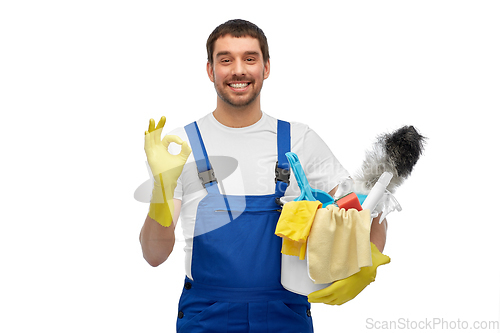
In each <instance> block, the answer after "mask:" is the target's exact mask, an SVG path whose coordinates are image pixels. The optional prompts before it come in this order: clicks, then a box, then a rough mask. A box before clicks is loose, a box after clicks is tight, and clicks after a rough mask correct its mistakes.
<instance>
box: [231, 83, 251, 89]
mask: <svg viewBox="0 0 500 333" xmlns="http://www.w3.org/2000/svg"><path fill="white" fill-rule="evenodd" d="M230 86H231V87H232V88H245V87H246V86H248V83H231V84H230Z"/></svg>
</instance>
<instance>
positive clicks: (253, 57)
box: [207, 35, 270, 108]
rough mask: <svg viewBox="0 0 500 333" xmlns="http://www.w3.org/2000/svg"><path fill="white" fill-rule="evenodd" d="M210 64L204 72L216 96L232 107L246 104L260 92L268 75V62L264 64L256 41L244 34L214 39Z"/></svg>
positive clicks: (252, 100) (254, 99)
mask: <svg viewBox="0 0 500 333" xmlns="http://www.w3.org/2000/svg"><path fill="white" fill-rule="evenodd" d="M213 56H214V58H213V59H214V60H213V65H211V64H210V63H208V64H207V72H208V76H209V78H210V80H211V81H212V82H213V83H214V86H215V90H216V91H217V95H218V97H219V98H220V99H221V100H222V101H223V102H225V103H227V104H229V105H231V106H232V107H236V108H241V107H246V106H249V105H250V104H252V103H253V102H255V101H256V100H257V99H258V98H259V95H260V91H261V89H262V85H263V83H264V80H265V79H267V78H268V77H269V70H270V65H269V61H267V62H266V63H264V58H263V56H262V51H261V49H260V45H259V41H258V40H257V39H256V38H253V37H249V36H244V37H239V38H238V37H233V36H231V35H225V36H223V37H221V38H219V39H217V41H216V42H215V47H214V54H213Z"/></svg>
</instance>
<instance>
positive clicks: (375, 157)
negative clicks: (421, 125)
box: [354, 126, 426, 193]
mask: <svg viewBox="0 0 500 333" xmlns="http://www.w3.org/2000/svg"><path fill="white" fill-rule="evenodd" d="M425 140H426V138H425V137H424V136H422V135H420V134H419V133H418V132H417V130H416V129H415V127H413V126H403V127H401V128H400V129H398V130H396V131H394V132H393V133H388V134H383V135H381V136H379V137H378V138H377V141H376V142H375V144H374V146H373V149H372V150H371V151H367V152H366V156H365V160H364V161H363V164H362V165H361V170H360V172H358V173H357V175H355V177H354V179H355V181H356V183H357V184H358V185H359V186H358V191H359V193H368V192H369V190H370V189H371V188H372V187H373V185H375V183H376V182H377V180H378V179H379V177H380V176H381V175H382V173H384V172H385V171H388V172H391V173H392V174H393V178H392V180H391V182H390V183H389V186H387V189H388V190H389V191H390V192H394V191H395V190H396V188H397V187H399V186H400V185H401V184H403V182H404V180H405V179H406V178H407V177H408V176H409V175H410V173H411V171H412V170H413V167H414V166H415V164H416V163H417V161H418V159H419V157H420V156H421V155H422V153H423V150H424V143H425Z"/></svg>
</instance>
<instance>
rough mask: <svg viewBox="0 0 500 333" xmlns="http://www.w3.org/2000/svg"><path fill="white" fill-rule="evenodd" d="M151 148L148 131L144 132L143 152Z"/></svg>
mask: <svg viewBox="0 0 500 333" xmlns="http://www.w3.org/2000/svg"><path fill="white" fill-rule="evenodd" d="M150 148H151V134H149V132H148V131H146V132H144V150H146V151H147V150H148V149H150Z"/></svg>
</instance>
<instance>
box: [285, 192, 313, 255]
mask: <svg viewBox="0 0 500 333" xmlns="http://www.w3.org/2000/svg"><path fill="white" fill-rule="evenodd" d="M320 207H321V202H319V201H306V200H302V201H290V202H287V203H286V204H284V205H283V209H282V210H281V215H280V218H279V220H278V224H277V225H276V231H275V234H276V235H278V236H280V237H282V238H283V245H282V247H281V253H283V254H288V255H291V256H297V257H299V258H300V259H301V260H304V259H305V257H306V247H307V237H308V236H309V231H310V230H311V225H312V223H313V221H314V216H315V215H316V211H317V210H318V208H320Z"/></svg>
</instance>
